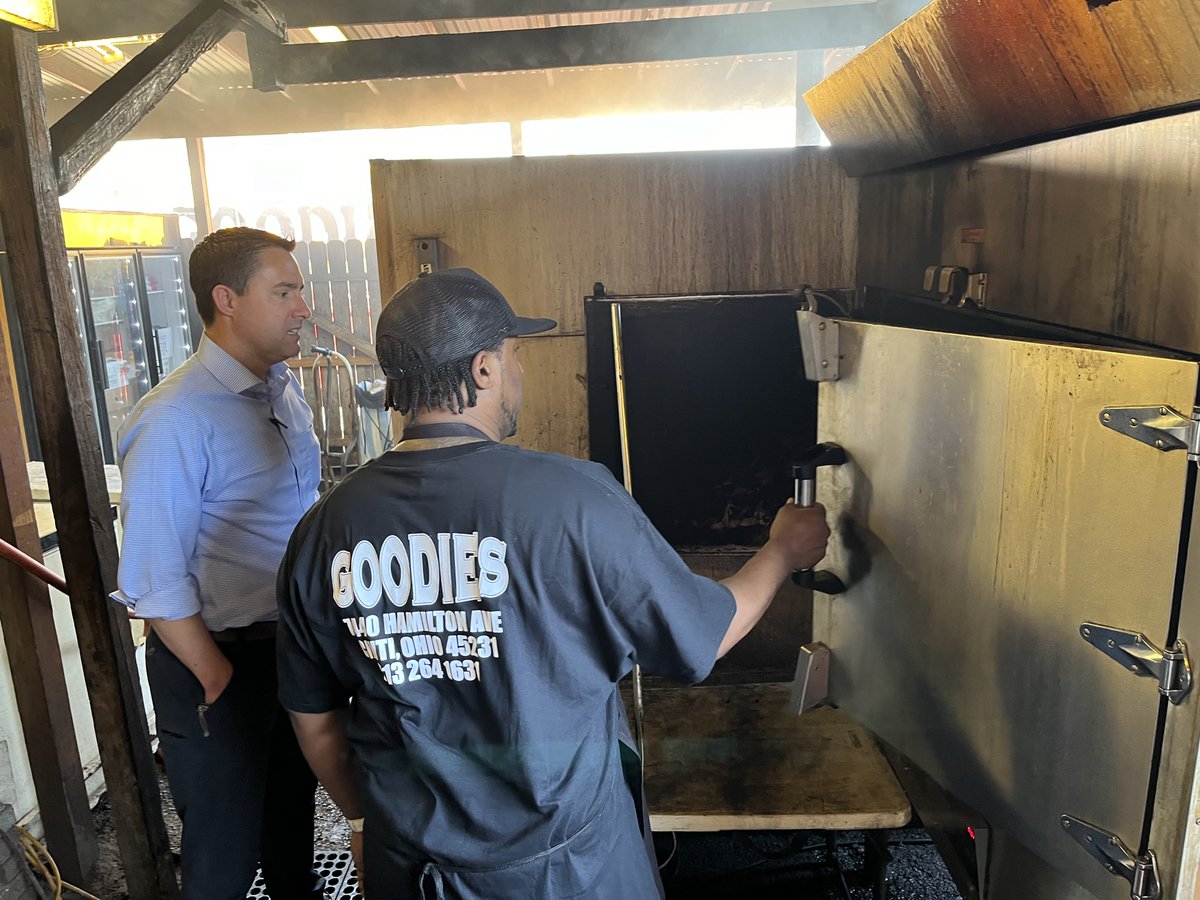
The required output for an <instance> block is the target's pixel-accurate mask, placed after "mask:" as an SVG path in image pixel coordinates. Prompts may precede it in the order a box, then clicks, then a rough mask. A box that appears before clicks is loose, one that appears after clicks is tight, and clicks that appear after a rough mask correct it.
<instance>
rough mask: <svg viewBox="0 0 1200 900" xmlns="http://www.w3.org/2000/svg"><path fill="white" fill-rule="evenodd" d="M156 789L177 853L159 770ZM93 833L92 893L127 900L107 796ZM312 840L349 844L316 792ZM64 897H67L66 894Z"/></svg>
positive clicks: (341, 822)
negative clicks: (96, 849)
mask: <svg viewBox="0 0 1200 900" xmlns="http://www.w3.org/2000/svg"><path fill="white" fill-rule="evenodd" d="M158 787H159V791H160V792H161V794H162V798H163V819H164V821H165V822H166V825H167V838H168V840H169V841H170V844H171V850H172V851H173V852H174V853H176V854H178V852H179V835H180V831H181V826H180V824H179V816H178V815H176V813H175V804H174V803H173V802H172V801H171V791H170V787H169V785H168V784H167V777H166V774H165V773H164V772H163V771H162V769H161V767H160V768H159V772H158ZM94 820H95V823H96V834H97V836H98V839H99V843H100V858H99V860H98V861H97V863H96V871H95V874H94V875H93V879H92V888H91V892H92V893H93V894H95V895H96V896H97V897H99V898H100V900H128V897H129V894H128V893H127V892H126V890H125V873H124V872H123V871H122V869H121V854H120V851H119V850H118V848H117V836H116V832H115V830H114V828H113V821H112V813H111V810H110V809H109V805H108V798H107V796H105V797H103V798H101V800H100V803H99V804H97V806H96V809H95V811H94ZM313 838H314V844H315V849H317V850H345V849H346V848H347V847H349V845H350V828H349V826H347V825H346V820H345V818H343V817H342V814H341V812H340V811H339V810H338V808H337V807H336V806H334V804H333V801H332V800H330V799H329V796H328V795H327V794H326V793H325V791H324V790H322V789H321V788H318V789H317V814H316V819H315V821H314V823H313ZM67 896H70V895H69V894H68V895H67Z"/></svg>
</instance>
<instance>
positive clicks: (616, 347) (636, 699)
mask: <svg viewBox="0 0 1200 900" xmlns="http://www.w3.org/2000/svg"><path fill="white" fill-rule="evenodd" d="M612 336H613V368H614V372H615V374H616V382H617V430H618V432H619V434H620V437H621V475H622V480H623V481H624V482H625V490H626V491H628V492H629V496H631V497H632V496H633V470H632V468H631V466H630V463H629V418H628V414H627V411H626V409H625V353H624V345H623V344H622V342H621V304H619V303H614V304H613V305H612ZM633 739H634V741H635V742H636V743H637V751H638V758H639V763H640V764H641V767H642V774H643V776H644V775H645V772H646V727H645V709H644V707H643V704H642V667H641V666H639V665H637V664H634V667H633Z"/></svg>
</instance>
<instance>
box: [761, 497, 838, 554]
mask: <svg viewBox="0 0 1200 900" xmlns="http://www.w3.org/2000/svg"><path fill="white" fill-rule="evenodd" d="M767 543H768V546H769V545H770V544H777V545H778V547H779V550H780V552H782V553H783V554H784V555H785V557H786V558H787V559H788V560H790V568H791V570H792V571H794V570H796V569H811V568H812V567H813V566H815V565H816V564H817V563H819V562H820V561H821V560H822V559H824V557H825V549H826V547H827V545H828V543H829V525H828V523H826V521H825V507H824V506H822V505H821V504H820V503H817V504H815V505H813V506H808V507H804V508H799V507H797V506H796V504H795V503H793V502H792V501H791V500H788V502H787V503H785V504H784V505H783V506H781V507H780V508H779V512H777V513H776V514H775V521H774V522H772V523H771V537H770V540H769V541H768V542H767Z"/></svg>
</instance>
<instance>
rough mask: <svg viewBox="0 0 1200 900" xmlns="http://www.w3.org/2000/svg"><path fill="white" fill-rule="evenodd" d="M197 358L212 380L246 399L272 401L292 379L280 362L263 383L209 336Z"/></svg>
mask: <svg viewBox="0 0 1200 900" xmlns="http://www.w3.org/2000/svg"><path fill="white" fill-rule="evenodd" d="M196 356H197V358H198V359H199V360H200V365H202V366H204V368H206V369H208V371H209V372H210V373H211V374H212V376H213V378H215V379H217V381H219V382H220V383H221V384H222V385H224V386H225V388H226V390H228V391H230V392H231V393H234V394H244V395H246V396H247V397H254V398H255V399H261V400H267V401H271V400H275V399H277V398H278V397H279V396H280V395H281V394H282V393H283V391H284V389H285V388H286V387H287V385H288V381H289V380H290V377H289V375H288V367H287V363H286V362H277V363H275V365H273V366H271V368H270V369H268V370H267V380H266V382H263V380H262V379H261V378H259V377H258V376H257V375H255V374H254V373H253V372H251V371H250V370H249V369H247V368H246V367H245V366H243V365H242V364H241V363H240V362H238V361H237V360H236V359H234V358H233V357H232V356H230V355H229V354H228V353H227V352H225V350H224V349H223V348H222V347H221V345H220V344H218V343H217V342H216V341H214V340H212V339H211V338H210V337H209V336H208V335H207V334H205V335H203V336H202V337H201V338H200V346H199V347H198V348H197V349H196Z"/></svg>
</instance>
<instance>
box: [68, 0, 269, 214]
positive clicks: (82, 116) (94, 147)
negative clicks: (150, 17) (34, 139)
mask: <svg viewBox="0 0 1200 900" xmlns="http://www.w3.org/2000/svg"><path fill="white" fill-rule="evenodd" d="M239 25H243V26H246V27H247V28H248V30H249V31H250V32H251V33H254V32H263V33H267V34H270V35H271V36H273V37H274V38H275V39H276V40H279V39H282V38H283V37H284V36H285V35H286V33H287V29H286V27H285V26H284V23H283V21H282V20H281V19H279V18H277V17H276V16H275V15H274V14H272V13H271V11H270V9H268V8H267V7H266V6H265V5H264V4H263V3H262V2H261V0H204V2H202V3H200V4H199V5H198V6H197V7H196V8H195V9H193V10H192V11H191V12H190V13H188V14H187V15H186V16H184V17H183V19H181V20H180V21H179V22H178V23H177V24H176V25H175V26H174V27H173V28H171V29H170V30H169V31H167V32H166V33H165V34H164V35H163V36H162V37H160V38H159V39H158V40H157V41H155V42H154V43H153V44H151V45H150V46H149V47H147V48H146V49H145V50H143V51H142V52H141V53H139V54H138V55H137V56H135V57H134V58H133V59H131V60H130V61H129V62H128V63H126V64H125V65H124V66H123V67H122V68H121V69H120V71H118V72H117V73H116V74H115V75H113V76H112V77H111V78H109V79H108V80H107V81H105V82H104V83H103V84H102V85H100V86H99V87H98V88H96V90H94V91H93V92H92V93H91V94H89V95H88V96H87V97H86V98H84V99H83V100H82V101H80V103H79V104H78V105H77V106H76V107H75V108H74V109H72V110H71V111H70V112H69V113H67V114H66V115H65V116H63V117H62V118H61V119H60V120H59V121H58V122H56V123H55V124H54V127H52V128H51V129H50V140H51V144H52V146H53V148H54V163H55V167H56V171H57V173H58V192H59V194H60V195H61V194H65V193H67V191H69V190H71V188H72V187H74V186H75V185H76V184H77V183H78V182H79V179H80V178H82V177H83V175H84V174H85V173H86V172H87V171H88V169H90V168H91V167H92V166H93V165H95V164H96V162H97V161H99V159H100V157H102V156H103V155H104V154H105V153H107V152H108V151H109V149H111V148H112V146H113V144H115V143H116V142H117V141H119V140H120V139H121V138H123V137H124V136H125V135H126V134H128V133H129V131H130V130H131V129H132V128H133V127H134V126H135V125H137V123H138V122H140V121H141V120H142V119H143V118H144V117H145V115H146V114H147V113H148V112H150V110H152V109H153V108H154V107H155V106H156V105H157V104H158V102H159V101H160V100H162V98H163V97H165V96H166V95H167V92H168V91H170V90H171V88H172V87H174V86H175V83H176V82H178V81H179V79H180V77H182V76H183V74H184V73H185V72H187V70H188V69H189V68H191V66H192V64H193V63H194V62H195V61H196V60H197V59H198V58H199V57H200V55H201V54H203V53H204V52H205V51H207V50H209V49H211V48H212V47H213V46H215V45H216V43H217V42H218V41H219V40H221V38H223V37H225V35H226V34H228V33H229V32H230V30H232V29H233V28H235V27H237V26H239Z"/></svg>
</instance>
